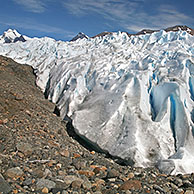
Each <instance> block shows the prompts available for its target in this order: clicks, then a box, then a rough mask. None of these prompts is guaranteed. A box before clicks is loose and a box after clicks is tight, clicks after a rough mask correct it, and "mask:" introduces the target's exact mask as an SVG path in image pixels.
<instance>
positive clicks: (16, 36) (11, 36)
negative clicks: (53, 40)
mask: <svg viewBox="0 0 194 194" xmlns="http://www.w3.org/2000/svg"><path fill="white" fill-rule="evenodd" d="M27 39H29V38H28V37H26V36H23V35H21V34H20V33H18V32H17V31H16V30H12V29H9V30H7V31H5V32H4V33H3V35H1V36H0V43H15V42H18V41H19V42H25V41H26V40H27Z"/></svg>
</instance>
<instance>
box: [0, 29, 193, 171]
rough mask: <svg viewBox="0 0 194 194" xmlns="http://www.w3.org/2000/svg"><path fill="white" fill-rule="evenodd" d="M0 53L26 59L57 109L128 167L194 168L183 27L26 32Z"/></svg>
mask: <svg viewBox="0 0 194 194" xmlns="http://www.w3.org/2000/svg"><path fill="white" fill-rule="evenodd" d="M0 54H1V55H4V56H8V57H11V58H13V59H14V60H16V61H17V62H20V63H26V64H29V65H32V66H33V68H34V69H35V73H36V75H37V84H38V85H39V86H40V87H41V89H42V90H43V91H44V92H45V96H46V97H48V99H49V100H52V101H53V102H54V103H56V105H57V107H58V109H59V110H60V116H61V117H62V118H63V119H66V118H71V119H72V121H73V125H74V127H75V130H76V132H77V133H78V134H79V135H80V136H82V137H84V138H85V139H87V140H88V141H90V142H92V143H93V144H94V145H96V146H99V147H100V148H101V149H103V150H104V151H106V152H109V153H110V154H111V155H113V156H117V157H120V158H123V159H125V160H128V161H130V163H134V165H136V166H143V167H148V166H153V165H157V166H158V168H160V169H161V171H163V172H167V173H172V174H175V173H189V172H192V171H194V154H193V150H194V141H193V135H194V102H193V101H194V37H193V36H191V35H190V34H188V33H187V32H185V31H181V30H180V31H178V32H165V31H160V32H155V33H152V34H145V35H139V36H130V37H129V36H128V35H127V34H126V33H121V32H118V33H113V34H108V35H106V36H103V37H96V38H93V39H90V38H89V39H82V40H79V39H78V40H77V41H75V42H62V41H55V40H53V39H50V38H41V39H38V38H33V39H31V40H27V41H26V42H24V43H19V42H18V43H14V44H0ZM188 161H189V162H188Z"/></svg>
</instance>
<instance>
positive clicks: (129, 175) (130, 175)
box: [127, 172, 135, 179]
mask: <svg viewBox="0 0 194 194" xmlns="http://www.w3.org/2000/svg"><path fill="white" fill-rule="evenodd" d="M134 176H135V175H134V173H132V172H130V173H129V174H128V176H127V177H128V178H129V179H132V178H134Z"/></svg>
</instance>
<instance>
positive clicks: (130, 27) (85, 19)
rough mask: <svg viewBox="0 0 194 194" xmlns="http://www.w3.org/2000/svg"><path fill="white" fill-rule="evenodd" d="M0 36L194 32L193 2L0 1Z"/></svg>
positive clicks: (149, 0)
mask: <svg viewBox="0 0 194 194" xmlns="http://www.w3.org/2000/svg"><path fill="white" fill-rule="evenodd" d="M0 4H1V6H0V34H2V33H3V32H4V31H5V30H7V29H8V28H14V29H16V30H18V32H20V33H21V34H25V35H27V36H30V37H34V36H37V37H42V36H49V37H52V38H55V39H57V40H59V39H60V40H70V39H71V38H72V37H74V36H75V35H76V34H77V33H78V32H84V33H85V34H87V35H88V36H94V35H96V34H98V33H100V32H103V31H111V32H112V31H119V30H120V31H127V32H129V33H134V32H138V31H140V30H141V29H145V28H149V29H163V28H166V27H170V26H174V25H179V24H181V25H187V26H189V27H191V28H194V19H193V18H194V10H193V8H194V1H193V0H184V1H183V0H0Z"/></svg>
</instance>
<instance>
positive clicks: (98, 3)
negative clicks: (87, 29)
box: [63, 0, 192, 32]
mask: <svg viewBox="0 0 194 194" xmlns="http://www.w3.org/2000/svg"><path fill="white" fill-rule="evenodd" d="M159 2H160V1H159ZM159 2H158V1H157V2H154V1H151V2H150V0H130V1H128V0H65V1H64V2H63V5H64V6H65V8H66V9H68V10H69V11H70V13H71V14H73V15H76V16H79V17H81V16H83V15H87V14H92V13H97V14H99V15H102V16H103V17H104V18H106V19H108V20H109V21H114V22H117V23H118V24H120V26H121V27H122V28H125V29H126V30H128V31H134V32H137V31H140V30H142V29H143V28H149V29H161V28H166V27H169V26H173V25H178V24H188V23H191V22H192V18H190V17H189V16H187V15H185V14H183V13H181V12H180V11H178V10H176V7H175V6H173V7H172V6H169V5H162V4H159ZM152 3H155V7H156V8H155V10H154V11H155V14H153V13H152V15H151V14H150V13H149V12H148V11H146V9H145V7H144V6H145V5H146V4H152Z"/></svg>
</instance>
